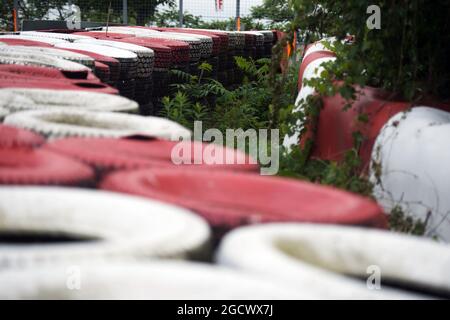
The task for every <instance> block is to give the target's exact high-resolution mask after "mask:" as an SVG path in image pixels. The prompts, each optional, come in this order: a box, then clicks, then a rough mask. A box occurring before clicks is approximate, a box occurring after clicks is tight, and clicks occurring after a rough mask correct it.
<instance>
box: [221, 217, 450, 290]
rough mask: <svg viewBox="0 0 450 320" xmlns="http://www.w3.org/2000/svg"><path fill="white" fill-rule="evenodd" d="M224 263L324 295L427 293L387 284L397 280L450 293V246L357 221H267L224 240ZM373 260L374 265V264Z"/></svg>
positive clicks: (233, 233) (222, 250)
mask: <svg viewBox="0 0 450 320" xmlns="http://www.w3.org/2000/svg"><path fill="white" fill-rule="evenodd" d="M217 259H218V261H219V263H220V264H223V265H226V266H231V267H235V268H239V269H241V270H245V271H248V272H252V273H254V274H262V275H265V276H266V277H268V278H269V277H270V278H273V279H278V280H279V281H281V282H283V283H285V284H289V283H290V284H291V285H294V286H296V287H298V288H308V289H309V290H311V293H316V294H317V295H319V296H320V297H321V298H325V299H374V298H375V299H376V298H382V299H404V298H418V297H423V296H420V295H419V294H417V293H415V292H411V291H403V290H397V289H394V288H392V287H389V286H387V284H384V280H387V279H390V280H396V281H399V282H404V283H407V284H410V285H411V284H414V285H417V286H419V287H421V288H426V289H429V290H430V291H433V292H437V291H443V292H446V295H449V294H450V276H449V270H450V247H449V246H447V245H441V244H437V243H435V242H433V241H430V240H427V239H424V238H419V237H412V236H406V235H400V234H396V233H391V232H388V231H380V230H375V229H363V228H356V227H339V226H326V225H318V224H316V225H313V224H272V225H270V224H268V225H262V226H254V227H245V228H240V229H237V230H235V231H233V232H231V233H230V234H229V235H227V236H226V237H225V239H224V240H223V241H222V244H221V246H220V248H219V252H218V256H217ZM372 266H375V267H372ZM370 268H379V270H380V272H381V289H380V290H370V289H369V288H368V286H367V285H366V280H355V279H353V278H350V277H347V276H344V274H347V275H353V276H355V277H362V278H364V279H367V278H368V277H369V275H370V274H368V273H367V272H368V270H369V271H370V272H374V271H371V269H370Z"/></svg>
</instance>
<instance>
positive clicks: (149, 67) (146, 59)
mask: <svg viewBox="0 0 450 320" xmlns="http://www.w3.org/2000/svg"><path fill="white" fill-rule="evenodd" d="M76 43H88V44H99V45H102V46H107V47H112V48H115V49H120V50H127V51H130V52H133V53H135V54H136V56H137V59H138V60H137V61H138V64H137V73H138V78H147V77H149V76H151V74H152V73H153V68H154V64H155V53H154V51H153V50H152V49H149V48H146V47H143V46H138V45H135V44H132V43H126V42H120V41H113V40H97V39H83V40H79V41H77V42H76Z"/></svg>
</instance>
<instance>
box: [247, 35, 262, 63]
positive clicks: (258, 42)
mask: <svg viewBox="0 0 450 320" xmlns="http://www.w3.org/2000/svg"><path fill="white" fill-rule="evenodd" d="M242 33H244V34H245V35H246V36H247V35H249V36H253V39H252V40H251V41H249V45H250V44H251V45H252V47H251V51H250V52H251V57H252V58H254V59H256V60H257V59H261V58H263V57H264V56H265V38H266V37H265V36H264V34H262V33H260V32H259V31H242ZM253 46H254V47H253ZM249 48H250V46H249Z"/></svg>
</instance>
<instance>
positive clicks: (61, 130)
mask: <svg viewBox="0 0 450 320" xmlns="http://www.w3.org/2000/svg"><path fill="white" fill-rule="evenodd" d="M4 123H5V124H10V125H13V126H16V127H19V128H25V129H29V130H31V131H34V132H37V133H40V134H42V135H44V136H46V137H48V138H64V137H74V136H75V137H111V138H119V137H127V136H135V135H142V136H147V137H155V138H161V139H167V140H176V141H177V140H179V138H183V139H190V137H191V132H190V131H189V130H188V129H186V128H184V127H183V126H181V125H179V124H178V123H175V122H173V121H171V120H168V119H164V118H158V117H141V116H138V115H130V114H123V113H114V112H96V111H84V110H83V111H81V110H76V109H52V110H34V111H23V112H18V113H14V114H11V115H9V116H7V117H6V118H5V120H4Z"/></svg>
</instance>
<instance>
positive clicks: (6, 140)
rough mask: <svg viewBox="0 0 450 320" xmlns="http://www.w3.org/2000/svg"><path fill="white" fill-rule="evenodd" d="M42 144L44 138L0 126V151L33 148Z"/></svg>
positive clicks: (21, 130)
mask: <svg viewBox="0 0 450 320" xmlns="http://www.w3.org/2000/svg"><path fill="white" fill-rule="evenodd" d="M0 109H1V107H0ZM44 142H45V139H44V137H42V136H40V135H38V134H36V133H33V132H31V131H27V130H23V129H19V128H15V127H11V126H7V125H3V124H0V149H4V148H34V147H38V146H40V145H42V144H43V143H44Z"/></svg>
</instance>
